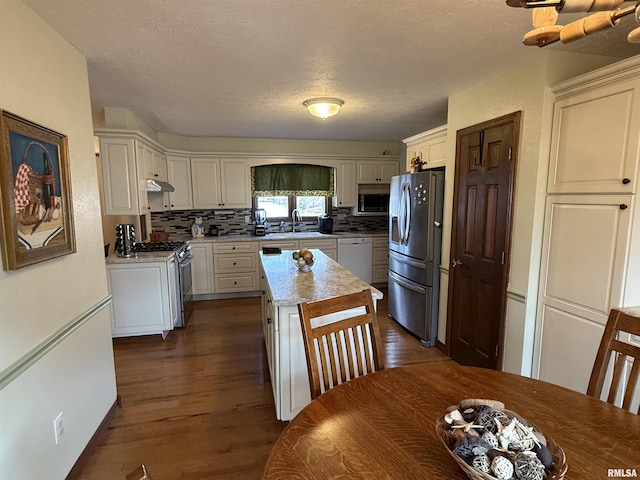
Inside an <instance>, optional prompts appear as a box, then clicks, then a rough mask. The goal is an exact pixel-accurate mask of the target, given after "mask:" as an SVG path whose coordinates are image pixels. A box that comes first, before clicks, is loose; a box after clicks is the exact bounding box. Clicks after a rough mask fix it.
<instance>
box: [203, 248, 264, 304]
mask: <svg viewBox="0 0 640 480" xmlns="http://www.w3.org/2000/svg"><path fill="white" fill-rule="evenodd" d="M257 246H258V244H257V242H237V243H214V244H213V271H214V275H213V278H214V290H215V293H237V292H252V291H256V290H258V256H257Z"/></svg>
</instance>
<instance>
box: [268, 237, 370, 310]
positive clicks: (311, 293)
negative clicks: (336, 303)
mask: <svg viewBox="0 0 640 480" xmlns="http://www.w3.org/2000/svg"><path fill="white" fill-rule="evenodd" d="M294 251H295V250H282V253H280V254H265V253H263V252H260V262H261V263H262V267H263V270H264V272H265V275H266V277H267V278H266V279H267V282H268V283H269V288H270V290H271V295H272V300H273V305H274V306H282V305H297V304H298V303H300V302H312V301H315V300H323V299H325V298H331V297H337V296H340V295H345V294H349V293H355V292H360V291H362V290H364V289H366V288H368V289H370V290H371V295H372V297H373V298H374V299H376V300H380V299H381V298H382V296H383V295H382V292H380V291H379V290H377V289H376V288H374V287H372V286H371V285H369V284H368V283H366V282H364V281H363V280H361V279H360V278H359V277H357V276H356V275H354V274H353V273H351V272H350V271H349V270H347V269H346V268H344V267H342V266H340V265H339V264H338V263H337V262H335V261H333V260H332V259H331V258H329V257H328V256H326V255H325V254H324V253H322V251H321V250H318V249H315V248H312V249H310V251H311V253H313V258H314V263H313V267H312V268H311V271H309V272H301V271H299V270H298V267H296V265H295V263H294V261H293V256H292V255H293V252H294Z"/></svg>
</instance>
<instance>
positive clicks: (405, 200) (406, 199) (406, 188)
mask: <svg viewBox="0 0 640 480" xmlns="http://www.w3.org/2000/svg"><path fill="white" fill-rule="evenodd" d="M402 187H403V191H402V218H403V233H402V244H403V245H408V244H409V226H410V224H411V185H409V184H408V183H405V184H404V185H403V186H402Z"/></svg>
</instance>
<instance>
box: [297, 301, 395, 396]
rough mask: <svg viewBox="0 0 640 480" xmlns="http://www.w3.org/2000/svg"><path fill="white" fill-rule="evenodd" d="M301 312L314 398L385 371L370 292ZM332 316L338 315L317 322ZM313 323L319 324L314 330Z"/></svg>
mask: <svg viewBox="0 0 640 480" xmlns="http://www.w3.org/2000/svg"><path fill="white" fill-rule="evenodd" d="M358 307H360V308H358ZM362 307H364V308H362ZM356 308H358V310H355V311H353V309H356ZM363 312H364V313H363ZM298 313H299V314H300V324H301V325H302V337H303V340H304V349H305V353H306V356H307V371H308V373H309V386H310V388H311V398H312V399H314V398H316V397H317V396H318V395H320V394H321V393H323V392H326V391H327V390H329V389H330V388H333V387H335V386H336V385H339V384H341V383H344V382H346V381H348V380H351V379H353V378H357V377H360V376H362V375H366V374H368V373H372V372H376V371H378V370H382V369H383V368H384V363H383V361H382V359H381V349H380V345H379V338H380V331H379V329H378V319H377V317H376V311H375V308H374V306H373V298H372V297H371V290H369V289H366V290H363V291H361V292H358V293H353V294H350V295H343V296H340V297H334V298H329V299H326V300H319V301H316V302H309V303H306V302H304V303H300V304H298ZM331 314H336V316H339V317H338V319H337V320H336V321H333V322H332V323H328V324H327V323H326V320H329V319H328V318H326V319H321V320H316V321H314V319H318V317H323V316H325V315H331ZM340 317H341V318H340ZM312 321H314V323H315V324H318V323H319V324H320V325H319V326H316V327H312V326H311V322H312Z"/></svg>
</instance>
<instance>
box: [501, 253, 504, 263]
mask: <svg viewBox="0 0 640 480" xmlns="http://www.w3.org/2000/svg"><path fill="white" fill-rule="evenodd" d="M504 257H505V255H504V252H502V260H501V261H502V265H504Z"/></svg>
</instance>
